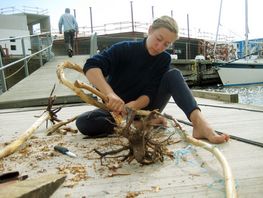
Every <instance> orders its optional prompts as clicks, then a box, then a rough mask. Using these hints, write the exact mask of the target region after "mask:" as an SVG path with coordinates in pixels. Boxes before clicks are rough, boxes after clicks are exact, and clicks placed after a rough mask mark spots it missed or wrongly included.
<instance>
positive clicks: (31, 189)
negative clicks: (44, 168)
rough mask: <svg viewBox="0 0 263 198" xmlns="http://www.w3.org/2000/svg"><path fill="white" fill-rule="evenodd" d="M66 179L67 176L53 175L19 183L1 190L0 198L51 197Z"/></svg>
mask: <svg viewBox="0 0 263 198" xmlns="http://www.w3.org/2000/svg"><path fill="white" fill-rule="evenodd" d="M65 179H66V176H65V175H58V174H51V175H44V176H40V177H37V178H34V179H29V180H24V181H19V182H16V183H12V184H10V185H8V186H5V187H4V188H3V189H1V190H0V197H1V198H11V197H26V198H35V197H49V196H50V195H52V194H53V193H54V192H55V191H56V190H57V189H58V188H59V186H60V185H61V184H62V183H63V182H64V181H65Z"/></svg>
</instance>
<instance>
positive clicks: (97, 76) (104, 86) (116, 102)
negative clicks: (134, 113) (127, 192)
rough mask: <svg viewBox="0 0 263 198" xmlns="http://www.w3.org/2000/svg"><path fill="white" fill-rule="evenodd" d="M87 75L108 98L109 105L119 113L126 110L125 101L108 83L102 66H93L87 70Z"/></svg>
mask: <svg viewBox="0 0 263 198" xmlns="http://www.w3.org/2000/svg"><path fill="white" fill-rule="evenodd" d="M86 77H87V78H88V80H89V82H90V83H91V84H92V85H93V86H95V87H96V88H97V89H98V90H99V91H100V92H102V93H103V94H104V95H105V96H106V97H107V98H108V101H105V102H106V105H107V107H108V108H109V109H110V110H112V111H114V112H117V113H120V112H122V111H123V110H124V101H123V100H122V99H121V98H120V97H119V96H118V95H117V94H115V92H114V91H113V90H112V88H111V86H110V85H109V84H108V83H107V81H106V79H105V77H104V76H103V74H102V71H101V69H100V68H91V69H89V70H88V71H87V72H86Z"/></svg>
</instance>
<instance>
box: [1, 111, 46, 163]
mask: <svg viewBox="0 0 263 198" xmlns="http://www.w3.org/2000/svg"><path fill="white" fill-rule="evenodd" d="M49 119H50V115H49V112H47V111H46V112H44V114H43V115H42V116H41V117H39V118H38V119H37V120H36V121H35V123H34V124H33V125H32V126H31V127H30V128H29V129H27V130H26V131H25V132H24V133H23V134H21V135H20V136H19V137H18V138H17V139H16V140H15V141H13V142H12V143H10V144H9V145H7V146H6V147H5V148H4V149H2V150H1V151H0V159H2V158H4V157H6V156H8V155H11V154H13V153H14V152H15V151H16V150H18V149H19V147H20V146H21V145H22V144H23V143H24V142H26V141H27V140H28V139H29V138H30V137H31V136H32V134H33V133H34V132H35V131H36V130H37V129H38V128H39V127H40V126H41V124H42V123H43V122H45V121H47V120H49Z"/></svg>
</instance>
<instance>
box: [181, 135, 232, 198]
mask: <svg viewBox="0 0 263 198" xmlns="http://www.w3.org/2000/svg"><path fill="white" fill-rule="evenodd" d="M184 136H185V140H186V141H187V142H189V143H191V144H193V145H195V146H199V147H202V148H204V149H206V150H208V151H209V152H211V153H212V154H213V155H215V157H216V158H217V160H218V161H219V162H220V164H221V166H222V168H223V172H224V177H225V188H226V197H227V198H236V197H237V192H236V185H235V180H234V178H233V175H232V171H231V168H230V167H229V164H228V162H227V160H226V158H225V156H224V155H223V154H222V152H221V151H220V150H219V149H218V148H217V147H216V146H213V145H211V144H209V143H207V142H204V141H201V140H197V139H195V138H193V137H191V136H189V135H187V134H186V133H184Z"/></svg>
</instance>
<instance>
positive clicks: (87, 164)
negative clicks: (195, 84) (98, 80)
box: [0, 55, 263, 198]
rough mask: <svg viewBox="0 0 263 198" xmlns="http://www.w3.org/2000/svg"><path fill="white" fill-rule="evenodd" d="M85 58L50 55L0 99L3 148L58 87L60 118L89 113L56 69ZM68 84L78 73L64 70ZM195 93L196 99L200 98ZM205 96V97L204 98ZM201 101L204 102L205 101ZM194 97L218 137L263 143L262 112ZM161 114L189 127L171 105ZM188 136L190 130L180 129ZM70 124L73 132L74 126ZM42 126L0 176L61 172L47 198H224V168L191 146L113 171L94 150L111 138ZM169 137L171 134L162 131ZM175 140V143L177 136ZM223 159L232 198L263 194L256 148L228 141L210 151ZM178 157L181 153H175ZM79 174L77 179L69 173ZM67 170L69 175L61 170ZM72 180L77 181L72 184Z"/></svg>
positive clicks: (0, 165)
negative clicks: (57, 132)
mask: <svg viewBox="0 0 263 198" xmlns="http://www.w3.org/2000/svg"><path fill="white" fill-rule="evenodd" d="M86 58H87V56H86V55H78V56H73V58H68V57H66V56H55V57H54V58H52V59H51V60H50V61H49V62H47V63H45V64H44V65H43V66H42V67H41V68H39V69H38V70H37V71H35V72H34V73H32V74H31V75H29V76H28V77H26V78H25V79H23V80H22V81H21V82H19V83H18V84H16V85H14V86H13V87H11V88H10V89H9V90H8V91H7V92H5V93H3V94H2V95H0V122H1V124H0V138H1V144H0V149H2V148H3V147H4V146H5V145H6V144H8V143H10V142H12V141H13V140H14V139H15V138H16V137H18V136H19V135H20V134H22V133H23V132H24V131H25V130H26V129H28V128H29V127H30V126H31V125H32V124H33V123H34V122H35V120H36V119H37V118H36V117H35V116H40V115H41V114H42V113H43V111H44V110H45V108H46V104H47V99H48V97H49V95H50V92H51V90H52V88H53V86H54V84H56V89H55V92H54V95H56V97H57V99H56V105H61V106H62V110H61V111H60V112H59V113H58V117H59V118H60V119H69V118H72V117H73V116H77V115H79V114H81V113H83V112H85V111H88V110H92V109H94V107H92V106H89V105H87V104H85V103H83V102H82V101H81V100H80V99H79V98H78V97H77V96H75V94H74V93H73V92H72V91H71V90H69V89H68V88H66V87H64V86H63V85H61V84H59V82H58V79H57V76H56V72H55V71H56V66H57V65H58V64H60V63H62V62H64V61H71V62H73V63H76V64H79V65H83V63H84V62H85V60H86ZM66 75H67V77H68V78H69V79H72V80H74V79H75V80H76V79H79V80H81V81H83V82H85V77H84V75H81V74H78V73H76V72H70V71H66ZM199 94H200V93H199ZM206 94H208V93H206ZM203 97H204V98H203ZM205 97H206V96H205V95H203V96H202V97H201V96H199V97H196V100H197V102H198V104H199V105H200V108H201V110H202V112H203V113H204V115H205V117H206V118H207V119H208V121H209V122H210V123H211V124H212V126H213V127H214V128H215V129H216V130H218V131H222V132H226V133H229V134H230V135H233V136H238V137H242V138H245V139H249V140H251V141H256V142H261V144H262V143H263V135H262V128H263V123H262V119H263V113H262V112H263V107H259V106H248V105H241V104H238V103H230V102H226V101H219V100H211V99H206V98H205ZM164 112H166V113H168V114H170V115H173V116H174V117H175V118H176V119H178V120H184V121H188V120H187V118H186V117H185V115H184V113H183V112H182V111H181V110H180V109H179V108H178V107H177V105H176V104H175V103H174V102H173V101H171V102H170V103H169V104H168V105H167V106H166V108H165V109H164ZM181 125H182V126H183V127H184V128H185V130H186V131H187V133H189V134H191V131H192V128H191V127H190V126H188V125H185V124H181ZM70 126H72V127H73V128H75V123H74V122H73V123H71V124H70ZM45 130H46V126H45V124H43V126H41V127H40V128H39V129H38V130H37V131H36V132H35V133H34V135H33V137H32V138H31V139H29V140H28V141H27V142H26V143H25V144H24V145H23V147H22V148H21V149H20V150H19V151H17V152H15V153H14V154H12V155H10V156H7V157H5V158H4V159H3V160H0V172H6V171H8V170H17V171H19V172H20V173H22V174H27V175H28V176H29V178H37V177H39V176H41V175H45V174H50V173H58V172H59V170H65V171H66V172H65V173H66V175H67V178H66V181H65V183H64V184H63V185H62V186H61V187H60V188H59V189H58V190H56V191H55V193H54V194H53V195H52V196H51V197H52V198H60V197H67V196H70V197H83V196H86V197H128V196H130V195H136V196H138V197H198V198H199V197H200V198H202V197H215V198H217V197H218V198H221V197H225V186H224V178H223V172H222V168H221V167H220V165H219V162H218V161H217V160H216V158H215V157H214V156H212V155H211V154H210V153H209V152H207V151H205V150H203V149H202V148H197V147H194V146H189V144H187V143H186V142H184V141H180V142H179V143H177V144H175V145H171V147H170V150H171V151H172V152H173V153H174V156H175V158H174V159H170V158H165V159H164V162H158V163H156V164H153V165H149V166H141V165H139V164H138V163H136V162H134V161H133V162H132V163H131V164H128V163H124V164H123V165H122V167H120V168H118V169H116V171H113V170H110V169H108V168H107V167H105V166H102V165H101V164H100V160H99V159H98V156H97V155H96V154H95V153H92V152H91V151H92V149H94V148H102V147H101V146H102V145H103V144H107V143H109V142H111V141H112V138H101V139H83V138H84V136H83V135H82V134H80V133H79V132H78V133H77V134H67V135H51V136H46V134H45ZM168 133H169V132H168ZM178 138H180V137H179V136H178ZM58 144H62V145H64V146H66V147H67V148H68V149H70V151H72V152H74V153H76V154H77V158H70V157H68V156H66V155H61V154H58V153H56V152H55V151H54V150H53V147H54V146H55V145H58ZM216 147H218V148H219V149H220V151H221V152H222V153H223V154H224V155H225V157H226V159H227V161H228V163H229V166H230V167H231V170H232V172H233V176H234V178H235V181H236V186H235V187H236V189H237V192H238V197H250V196H251V195H253V197H256V198H260V197H261V196H262V194H263V188H262V187H263V172H262V171H260V170H261V169H262V167H263V152H262V149H263V148H262V147H260V146H255V145H253V144H248V143H244V142H242V141H237V140H234V139H231V140H230V141H229V142H227V143H224V144H221V145H216ZM176 153H177V154H178V153H181V156H180V155H176ZM73 169H74V170H76V169H78V170H79V169H81V170H84V171H83V172H81V173H80V176H79V177H81V178H79V180H78V179H77V178H78V177H77V173H76V172H72V171H71V170H73ZM67 171H68V172H67ZM74 178H75V180H74Z"/></svg>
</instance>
